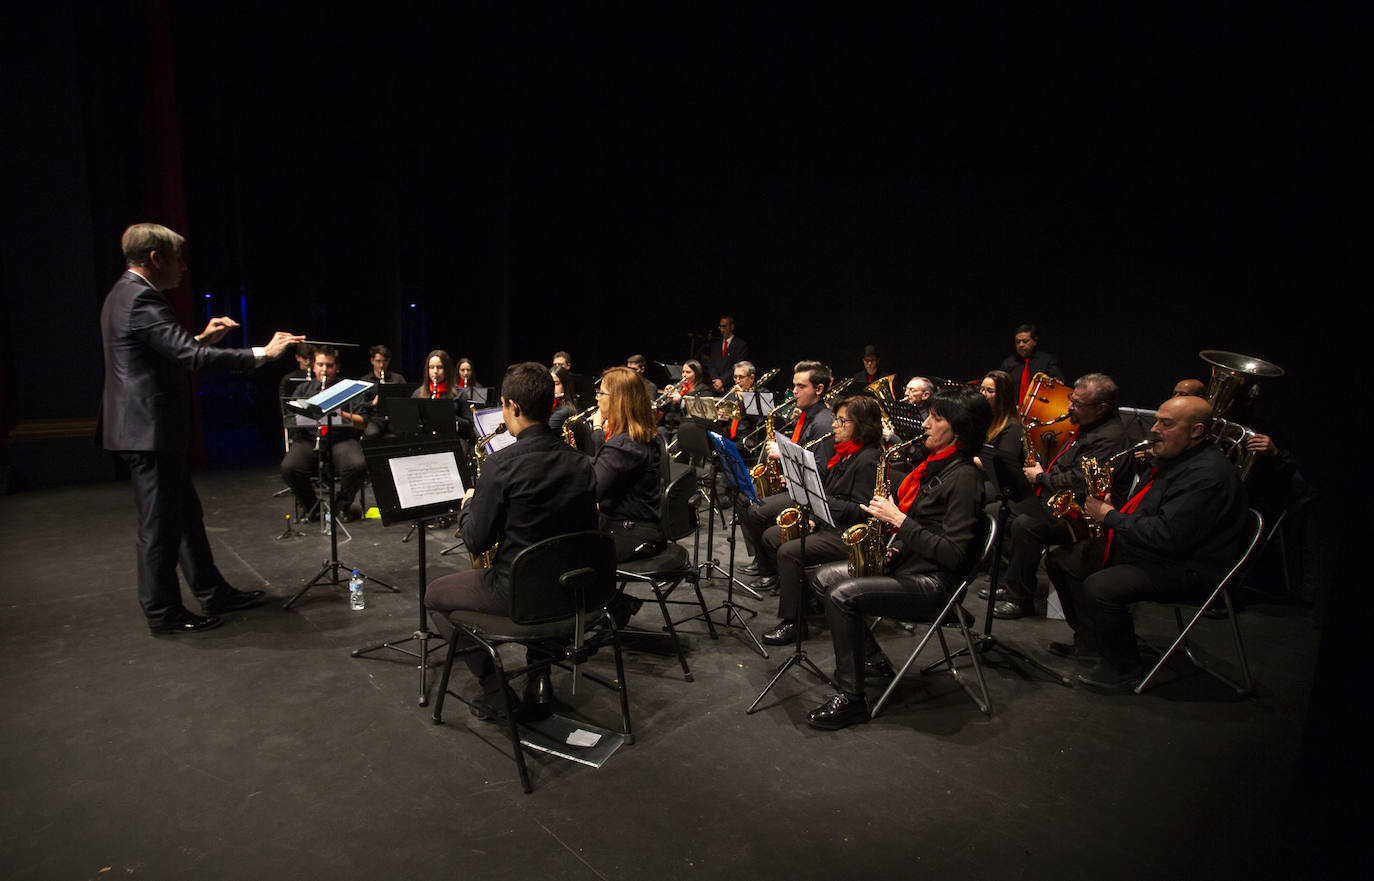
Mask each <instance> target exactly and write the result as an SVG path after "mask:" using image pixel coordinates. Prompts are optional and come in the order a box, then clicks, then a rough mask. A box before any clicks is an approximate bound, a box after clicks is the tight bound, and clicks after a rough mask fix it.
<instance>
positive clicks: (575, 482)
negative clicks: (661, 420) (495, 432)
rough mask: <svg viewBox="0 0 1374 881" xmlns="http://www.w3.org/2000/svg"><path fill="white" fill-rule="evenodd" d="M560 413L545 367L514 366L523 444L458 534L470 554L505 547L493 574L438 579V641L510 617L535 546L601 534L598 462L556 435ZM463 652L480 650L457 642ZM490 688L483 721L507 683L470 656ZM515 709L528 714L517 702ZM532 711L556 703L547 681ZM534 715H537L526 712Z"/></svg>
mask: <svg viewBox="0 0 1374 881" xmlns="http://www.w3.org/2000/svg"><path fill="white" fill-rule="evenodd" d="M552 407H553V378H552V377H551V376H550V375H549V369H548V368H547V367H545V366H544V365H542V364H535V363H533V362H529V361H527V362H525V363H523V364H513V365H511V367H510V368H509V369H507V371H506V376H505V380H504V382H503V383H502V385H501V411H502V415H503V417H504V419H505V423H506V430H507V431H508V432H509V433H510V435H511V437H513V438H515V443H513V444H511V445H509V446H506V447H503V448H501V449H499V450H497V451H496V452H494V453H492V454H491V455H490V456H488V457H487V460H486V464H485V465H483V467H482V477H481V479H479V480H478V481H477V486H476V487H475V488H473V489H469V490H468V491H467V493H466V494H465V495H464V496H463V506H462V511H461V512H460V513H459V515H458V532H459V535H461V536H462V538H463V544H465V545H466V546H467V547H468V550H469V551H472V552H480V551H483V550H486V549H488V548H490V547H492V545H496V544H497V543H498V542H499V546H498V547H497V550H496V557H495V560H494V561H493V562H492V565H491V568H489V569H472V570H469V571H464V572H457V573H454V574H451V575H445V576H443V577H441V578H437V579H435V580H434V581H432V582H431V583H430V585H429V588H428V590H427V591H426V592H425V608H427V609H429V617H430V621H431V622H432V623H433V626H434V629H435V631H436V632H437V633H439V634H440V635H441V636H443V637H444V638H445V639H454V638H455V635H456V631H455V630H454V627H453V624H452V623H451V622H450V621H449V619H448V615H449V613H450V612H452V611H456V610H459V609H465V610H471V611H477V612H490V613H494V614H501V615H508V614H510V603H511V580H510V575H511V564H512V562H513V561H514V560H515V558H516V556H517V555H518V554H519V553H520V552H521V551H523V550H524V549H525V548H527V547H529V546H530V545H533V544H535V543H536V542H539V541H543V540H544V539H546V538H552V537H554V536H556V535H563V534H565V533H569V532H579V531H582V530H588V529H595V528H596V475H595V473H594V472H593V470H592V463H591V460H590V459H588V458H587V457H586V456H583V455H581V454H579V453H578V452H577V451H576V450H573V449H572V448H571V447H569V446H568V445H567V444H565V443H563V441H562V439H561V438H559V437H558V436H557V435H556V434H554V433H553V432H552V431H550V430H549V426H548V421H547V419H546V416H545V414H547V413H548V412H549V410H550V409H551V408H552ZM456 638H458V640H459V643H460V648H468V647H471V646H473V645H475V643H472V642H471V641H470V640H467V639H465V638H464V637H462V636H457V637H456ZM462 658H463V659H464V661H466V663H467V665H468V669H469V670H471V671H472V674H473V675H474V676H475V677H477V680H478V681H479V682H480V683H481V685H482V694H481V695H480V696H479V697H478V698H477V700H476V701H474V703H476V704H478V705H479V706H480V707H484V708H485V709H478V708H475V709H474V712H476V713H478V714H479V715H480V716H481V717H482V718H494V717H495V716H496V713H495V711H494V710H495V708H497V707H499V706H500V705H501V701H500V697H499V694H500V688H501V682H500V677H498V676H497V675H496V673H495V669H494V668H493V666H492V663H491V659H490V658H489V657H488V656H487V654H486V652H484V651H481V650H478V651H473V652H467V653H465V654H463V655H462ZM508 697H509V698H510V700H511V705H512V706H516V707H519V706H521V702H520V699H519V698H518V697H517V696H516V695H514V694H510V695H508ZM525 697H526V703H527V704H533V703H537V704H539V705H541V706H543V707H548V705H549V704H551V702H552V692H551V690H550V688H549V684H548V678H547V674H545V675H544V676H542V677H536V678H534V679H531V681H530V682H529V683H528V684H527V686H526V689H525ZM526 709H527V710H530V709H533V707H526Z"/></svg>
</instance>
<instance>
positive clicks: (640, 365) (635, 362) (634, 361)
mask: <svg viewBox="0 0 1374 881" xmlns="http://www.w3.org/2000/svg"><path fill="white" fill-rule="evenodd" d="M625 366H626V367H628V368H630V369H631V370H633V371H634V372H635V373H638V374H639V375H640V377H641V378H643V380H644V390H645V391H646V392H648V393H649V400H651V401H652V400H654V399H655V398H657V397H658V386H657V385H656V384H654V383H653V382H651V381H650V380H649V378H648V377H647V376H645V375H644V371H645V370H647V369H648V368H649V362H648V360H647V359H646V358H645V357H644V356H643V355H631V356H630V357H628V358H626V359H625Z"/></svg>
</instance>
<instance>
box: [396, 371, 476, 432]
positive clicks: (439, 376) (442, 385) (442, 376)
mask: <svg viewBox="0 0 1374 881" xmlns="http://www.w3.org/2000/svg"><path fill="white" fill-rule="evenodd" d="M410 396H411V397H412V398H423V399H425V400H444V399H447V400H451V401H453V418H454V421H455V422H456V423H457V426H458V436H459V437H461V438H464V439H467V440H471V439H473V438H475V437H477V434H476V431H475V430H474V429H473V427H472V417H471V415H470V413H471V412H472V411H471V410H469V409H468V406H467V404H466V403H464V402H463V401H462V400H461V399H460V397H459V394H458V385H457V381H456V380H455V379H454V368H453V356H452V355H450V354H449V353H448V352H445V351H444V350H443V349H435V350H434V351H433V352H430V353H429V357H427V358H425V381H424V382H422V383H420V387H419V388H417V389H416V390H415V391H414V392H412V393H411V395H410Z"/></svg>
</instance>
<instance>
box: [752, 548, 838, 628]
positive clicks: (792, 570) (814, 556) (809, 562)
mask: <svg viewBox="0 0 1374 881" xmlns="http://www.w3.org/2000/svg"><path fill="white" fill-rule="evenodd" d="M763 546H764V547H765V548H767V549H768V554H769V555H770V556H772V557H773V558H774V559H775V560H776V561H777V567H778V617H779V618H781V619H783V620H784V621H796V620H798V619H800V618H801V617H802V615H803V614H805V612H806V595H807V592H808V591H810V587H809V586H808V585H807V583H806V567H807V566H814V565H816V564H817V563H829V562H831V561H833V560H844V559H846V558H847V557H848V548H846V547H845V544H844V542H843V541H841V540H840V534H839V533H838V532H836V531H835V530H833V529H830V528H829V527H824V526H823V527H821V528H820V529H818V530H816V532H814V533H812V534H811V535H808V536H807V537H806V556H805V557H803V556H802V542H801V539H793V540H792V541H789V542H783V540H782V530H781V529H779V528H778V527H777V525H776V524H775V525H773V526H770V527H768V528H767V529H765V530H764V531H763Z"/></svg>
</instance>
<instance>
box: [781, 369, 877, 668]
mask: <svg viewBox="0 0 1374 881" xmlns="http://www.w3.org/2000/svg"><path fill="white" fill-rule="evenodd" d="M830 431H831V435H832V436H833V437H834V439H835V455H834V456H833V457H831V459H830V462H829V463H828V464H829V467H828V468H827V469H826V472H825V479H824V484H825V498H826V501H827V502H828V503H829V506H830V514H831V516H833V517H834V519H835V525H834V526H829V525H825V524H822V525H821V526H820V527H819V528H817V526H816V524H815V523H811V524H808V525H809V527H810V529H813V530H815V531H814V532H808V534H807V536H806V556H805V557H803V556H802V542H801V541H800V540H799V539H794V540H793V541H789V542H787V543H786V544H784V543H783V541H782V530H781V529H779V528H778V527H777V526H776V525H774V526H770V527H768V528H767V529H765V530H764V532H763V550H764V552H765V553H767V554H769V555H770V556H776V558H777V561H778V618H779V619H781V620H779V621H778V623H777V626H775V627H774V628H773V629H772V630H770V631H768V632H767V633H765V634H764V635H763V637H762V639H763V641H764V642H765V643H767V644H768V645H786V644H787V643H790V642H793V641H794V640H795V639H796V638H797V634H796V630H795V629H794V628H797V627H800V628H801V630H802V639H805V638H806V617H805V611H806V597H807V593H808V592H809V588H808V587H807V585H806V578H805V575H804V570H805V568H806V567H807V566H814V565H815V564H817V563H828V562H830V561H831V560H843V559H845V558H846V557H848V555H849V551H848V549H847V548H846V547H845V543H844V541H843V540H841V538H840V533H842V532H843V531H844V530H845V529H847V528H848V527H850V526H853V525H854V524H855V523H858V522H860V521H861V520H864V519H865V517H864V512H863V510H862V507H861V506H862V505H863V503H864V502H865V501H867V500H868V499H870V498H872V496H873V488H874V483H875V478H876V477H877V473H878V445H879V444H880V443H881V442H882V439H883V413H882V410H881V409H879V407H878V402H877V401H875V400H873V399H872V398H869V397H858V396H856V397H852V398H844V399H842V400H841V401H840V402H839V403H837V404H836V405H835V422H834V427H833V428H831V430H830ZM816 464H818V465H819V464H821V463H819V462H818V463H816Z"/></svg>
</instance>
